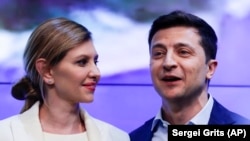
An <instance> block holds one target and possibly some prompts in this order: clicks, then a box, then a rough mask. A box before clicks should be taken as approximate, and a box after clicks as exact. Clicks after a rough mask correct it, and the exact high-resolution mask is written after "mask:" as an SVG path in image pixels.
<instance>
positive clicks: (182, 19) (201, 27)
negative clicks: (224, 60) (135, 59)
mask: <svg viewBox="0 0 250 141" xmlns="http://www.w3.org/2000/svg"><path fill="white" fill-rule="evenodd" d="M176 26H185V27H193V28H195V29H197V30H198V34H199V35H200V37H201V42H200V44H201V46H202V47H203V49H204V51H205V55H206V61H208V60H210V59H215V58H216V53H217V36H216V33H215V31H214V30H213V28H212V27H211V26H210V25H209V24H208V23H207V22H206V21H204V20H203V19H201V18H199V17H198V16H195V15H192V14H190V13H187V12H184V11H180V10H176V11H173V12H171V13H169V14H167V15H161V16H160V17H158V18H157V19H155V20H154V22H153V24H152V26H151V29H150V31H149V36H148V44H149V47H150V45H151V40H152V38H153V36H154V34H155V33H156V32H158V31H159V30H162V29H166V28H171V27H176Z"/></svg>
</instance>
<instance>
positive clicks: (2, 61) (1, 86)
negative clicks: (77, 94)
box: [0, 0, 250, 132]
mask: <svg viewBox="0 0 250 141" xmlns="http://www.w3.org/2000/svg"><path fill="white" fill-rule="evenodd" d="M175 9H180V10H185V11H188V12H191V13H193V14H196V15H197V16H200V17H201V18H203V19H204V20H206V21H207V22H208V23H209V24H210V25H211V26H212V27H213V28H214V29H215V31H216V33H217V35H218V38H219V43H218V47H219V48H218V54H217V59H218V61H219V66H218V69H217V71H216V74H215V76H214V77H213V79H212V81H211V86H210V88H209V92H210V93H211V94H212V95H213V96H214V97H215V98H216V99H217V100H218V101H220V102H221V103H222V104H224V105H225V106H226V107H228V108H229V109H231V110H232V111H235V112H237V113H239V114H241V115H243V116H246V117H248V118H250V110H249V109H248V108H249V107H250V81H249V80H250V73H249V71H250V63H249V62H248V61H247V60H250V55H249V52H250V47H249V42H248V40H250V38H249V31H250V26H249V25H250V1H249V0H237V1H232V0H220V1H218V0H207V1H203V0H136V1H135V0H119V1H118V0H95V1H94V0H53V1H51V0H32V1H31V0H0V95H1V98H0V120H1V119H4V118H6V117H9V116H12V115H14V114H17V113H19V111H20V109H21V107H22V105H23V101H18V100H15V99H14V98H13V97H12V96H11V94H10V91H11V87H12V84H13V83H15V82H16V81H17V80H19V78H20V77H22V76H23V75H24V70H23V64H22V54H23V50H24V47H25V44H26V42H27V39H28V37H29V35H30V34H31V32H32V30H33V29H34V28H35V27H36V26H37V25H38V24H40V23H41V22H43V21H44V20H46V19H48V18H52V17H67V18H70V19H72V20H75V21H77V22H79V23H81V24H83V25H84V26H86V27H87V28H88V29H90V31H92V33H93V38H94V43H95V47H96V49H97V51H98V53H99V56H100V59H99V61H100V62H99V63H98V66H99V68H100V70H101V73H102V79H101V82H100V84H99V86H98V87H97V90H96V93H95V100H94V102H93V103H90V104H82V105H81V106H82V107H83V108H85V109H87V111H88V112H89V113H90V114H91V115H93V116H95V117H96V118H99V119H102V120H104V121H106V122H109V123H111V124H114V125H116V126H117V127H119V128H121V129H123V130H125V131H127V132H130V131H132V130H133V129H135V128H136V127H138V126H139V125H141V124H143V123H144V121H145V120H147V119H149V118H151V117H153V116H155V114H156V113H157V112H158V111H159V109H160V104H161V101H160V98H159V96H158V94H157V93H156V92H155V90H154V88H153V86H152V83H151V79H150V75H149V52H148V45H147V36H148V31H149V28H150V26H151V23H152V21H153V20H154V19H155V18H156V17H158V16H160V15H162V14H166V13H168V12H170V11H172V10H175ZM222 118H223V117H222Z"/></svg>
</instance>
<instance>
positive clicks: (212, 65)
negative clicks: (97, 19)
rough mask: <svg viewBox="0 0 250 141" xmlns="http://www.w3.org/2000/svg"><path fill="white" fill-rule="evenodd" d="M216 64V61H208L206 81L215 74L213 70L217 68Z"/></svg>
mask: <svg viewBox="0 0 250 141" xmlns="http://www.w3.org/2000/svg"><path fill="white" fill-rule="evenodd" d="M217 65H218V62H217V60H214V59H212V60H210V61H209V62H208V72H207V79H211V78H212V77H213V75H214V73H215V70H216V68H217Z"/></svg>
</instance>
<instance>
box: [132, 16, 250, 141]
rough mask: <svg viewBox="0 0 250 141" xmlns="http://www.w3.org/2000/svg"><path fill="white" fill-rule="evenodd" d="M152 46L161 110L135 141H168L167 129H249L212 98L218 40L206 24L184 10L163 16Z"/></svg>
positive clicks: (137, 133) (245, 121)
mask: <svg viewBox="0 0 250 141" xmlns="http://www.w3.org/2000/svg"><path fill="white" fill-rule="evenodd" d="M148 44H149V50H150V72H151V78H152V81H153V84H154V88H155V90H156V91H157V92H158V94H159V95H160V97H161V99H162V106H161V109H160V110H159V112H158V114H157V115H156V116H155V117H153V118H152V119H150V120H148V121H146V122H145V124H144V125H142V126H141V127H139V128H137V129H135V130H134V131H132V132H131V133H130V138H131V141H167V140H168V139H167V134H168V132H167V128H168V125H177V124H179V125H185V124H196V125H198V124H199V125H207V124H220V125H234V124H250V121H249V120H248V119H246V118H245V117H243V116H241V115H239V114H237V113H234V112H232V111H230V110H228V109H227V108H226V107H224V106H222V105H221V104H220V103H219V102H218V101H216V100H215V99H214V98H213V97H212V95H210V94H209V93H208V87H209V82H210V79H211V78H212V77H213V75H214V73H215V70H216V67H217V60H216V59H215V58H216V52H217V36H216V33H215V31H214V30H213V28H212V27H211V26H210V25H209V24H208V23H207V22H206V21H204V20H203V19H201V18H199V17H197V16H195V15H193V14H190V13H187V12H184V11H173V12H171V13H169V14H167V15H162V16H160V17H158V18H157V19H156V20H155V21H154V22H153V24H152V26H151V29H150V31H149V37H148Z"/></svg>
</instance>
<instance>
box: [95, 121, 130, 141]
mask: <svg viewBox="0 0 250 141" xmlns="http://www.w3.org/2000/svg"><path fill="white" fill-rule="evenodd" d="M93 120H94V122H95V123H96V125H97V126H98V128H99V129H100V130H101V131H106V132H108V134H109V135H110V136H112V138H113V139H120V140H121V141H122V140H124V141H128V140H129V136H128V133H127V132H126V131H124V130H122V129H121V128H118V127H116V126H115V125H112V124H110V123H108V122H106V121H102V120H99V119H96V118H93Z"/></svg>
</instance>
